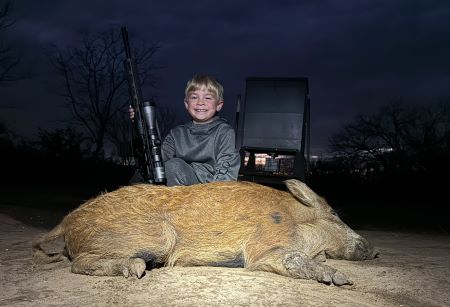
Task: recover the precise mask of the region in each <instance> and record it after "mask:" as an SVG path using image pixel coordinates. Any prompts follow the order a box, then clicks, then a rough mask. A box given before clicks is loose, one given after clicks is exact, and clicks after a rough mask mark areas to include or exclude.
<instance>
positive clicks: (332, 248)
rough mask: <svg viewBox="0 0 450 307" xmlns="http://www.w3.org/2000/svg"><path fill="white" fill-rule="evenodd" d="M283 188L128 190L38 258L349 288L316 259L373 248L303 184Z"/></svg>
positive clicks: (107, 271)
mask: <svg viewBox="0 0 450 307" xmlns="http://www.w3.org/2000/svg"><path fill="white" fill-rule="evenodd" d="M286 185H287V187H288V190H289V192H283V191H279V190H276V189H273V188H270V187H266V186H262V185H259V184H255V183H250V182H215V183H209V184H199V185H193V186H186V187H183V186H181V187H165V186H152V185H145V184H142V185H134V186H127V187H123V188H120V189H118V190H116V191H114V192H110V193H106V194H104V195H100V196H98V197H96V198H94V199H91V200H89V201H87V202H86V203H84V204H83V205H81V206H80V207H79V208H78V209H76V210H74V211H73V212H71V213H70V214H68V215H67V216H66V217H65V218H64V219H63V221H62V222H61V223H60V224H59V225H58V226H56V227H55V228H54V229H53V230H51V231H50V232H49V233H48V234H46V235H44V236H43V237H41V238H39V239H37V240H35V241H34V242H33V251H34V255H33V256H34V260H35V262H37V263H39V262H41V263H44V262H47V263H48V262H54V261H58V260H61V259H62V257H63V255H64V256H68V257H69V259H71V261H72V272H74V273H79V274H87V275H108V276H112V275H124V276H125V277H128V276H136V277H138V278H140V277H141V276H142V275H143V274H144V272H145V269H146V264H152V265H155V264H164V265H166V266H174V265H180V266H225V267H245V268H247V269H250V270H261V271H269V272H274V273H278V274H281V275H285V276H290V277H294V278H303V279H315V280H317V281H319V282H323V283H326V284H331V283H333V284H335V285H344V284H351V281H350V280H349V279H348V278H347V276H346V275H344V274H343V273H340V272H338V271H336V270H335V269H333V268H331V267H329V266H327V265H325V264H323V263H320V262H319V261H324V260H325V257H327V258H333V259H347V260H364V259H371V258H373V257H374V253H373V249H372V247H371V246H370V245H369V243H368V242H367V241H366V240H365V239H364V238H362V237H361V236H359V235H358V234H356V233H355V232H354V231H353V230H351V229H350V228H349V227H348V226H347V225H345V224H344V223H343V222H342V221H341V220H340V219H339V217H337V215H336V214H335V213H334V211H333V210H332V209H331V207H330V206H329V205H328V204H327V203H326V201H325V200H324V199H323V198H321V197H319V196H318V195H316V194H315V193H314V192H313V191H312V190H311V189H309V188H308V187H307V186H306V185H305V184H304V183H302V182H300V181H298V180H287V181H286ZM61 236H62V237H63V238H64V241H65V250H64V252H61V253H60V254H57V255H53V256H50V255H47V254H46V253H45V252H44V250H43V249H42V248H41V244H43V243H45V242H49V241H52V240H55V239H56V238H58V237H61Z"/></svg>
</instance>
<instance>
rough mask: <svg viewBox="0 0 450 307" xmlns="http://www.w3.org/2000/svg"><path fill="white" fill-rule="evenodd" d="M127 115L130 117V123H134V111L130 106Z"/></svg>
mask: <svg viewBox="0 0 450 307" xmlns="http://www.w3.org/2000/svg"><path fill="white" fill-rule="evenodd" d="M128 115H129V116H130V119H131V121H134V109H133V107H132V106H129V107H128Z"/></svg>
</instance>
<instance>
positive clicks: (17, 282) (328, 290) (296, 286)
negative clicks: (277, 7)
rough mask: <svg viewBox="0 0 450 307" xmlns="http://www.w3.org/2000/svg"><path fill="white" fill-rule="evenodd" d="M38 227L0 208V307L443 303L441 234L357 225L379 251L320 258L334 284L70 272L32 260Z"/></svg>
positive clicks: (209, 273) (182, 273) (448, 273)
mask: <svg viewBox="0 0 450 307" xmlns="http://www.w3.org/2000/svg"><path fill="white" fill-rule="evenodd" d="M45 231H47V230H45V229H42V228H36V227H33V226H28V225H26V224H24V223H22V222H19V221H18V220H16V219H13V218H12V217H10V216H9V215H6V214H0V286H1V292H0V306H107V305H119V306H298V305H307V306H325V305H329V306H449V305H450V237H449V236H439V235H420V234H408V233H394V232H382V231H360V233H361V234H363V235H365V236H366V237H367V238H368V239H369V240H370V241H371V242H372V243H373V244H374V245H375V246H376V247H377V249H378V250H379V251H380V252H381V255H380V257H379V258H377V259H374V260H370V261H363V262H350V261H336V260H333V261H331V260H328V261H327V263H328V264H329V265H331V266H334V267H335V268H338V269H340V270H341V271H343V272H345V273H347V274H348V275H349V276H350V278H351V279H352V280H353V281H354V282H355V284H354V285H352V286H344V287H336V286H326V285H323V284H319V283H317V282H315V281H309V280H296V279H291V278H287V277H283V276H278V275H276V274H271V273H265V272H248V271H246V270H244V269H229V268H212V267H193V268H178V267H177V268H173V269H168V268H161V269H154V270H152V271H147V272H146V275H145V276H144V277H143V278H142V279H140V280H138V279H136V278H129V279H125V278H122V277H92V276H84V275H76V274H72V273H71V272H70V263H69V262H68V261H67V262H60V263H54V264H49V265H43V266H34V265H33V264H32V262H31V248H30V244H31V240H32V239H33V238H34V237H36V236H37V235H39V234H40V233H43V232H45ZM59 245H61V244H59ZM58 247H59V246H58V244H56V245H55V246H54V248H55V251H56V250H57V249H58Z"/></svg>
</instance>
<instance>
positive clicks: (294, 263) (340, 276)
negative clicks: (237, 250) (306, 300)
mask: <svg viewBox="0 0 450 307" xmlns="http://www.w3.org/2000/svg"><path fill="white" fill-rule="evenodd" d="M248 252H251V251H248ZM262 254H263V255H264V256H262V257H260V258H258V259H252V257H248V258H247V263H246V268H247V269H249V270H258V271H267V272H274V273H278V274H280V275H284V276H289V277H293V278H299V279H315V280H317V281H318V282H321V283H325V284H335V285H337V286H342V285H348V284H350V285H351V284H353V283H352V281H350V279H349V278H348V277H347V276H346V275H345V274H344V273H341V272H339V271H337V270H336V269H334V268H332V267H330V266H327V265H325V264H321V263H319V262H318V261H317V260H315V259H312V258H311V257H308V256H307V255H306V254H304V253H302V252H298V251H294V252H293V251H287V250H286V249H284V248H281V247H279V248H271V249H268V250H267V251H266V252H265V253H262ZM318 260H319V261H320V257H319V259H318Z"/></svg>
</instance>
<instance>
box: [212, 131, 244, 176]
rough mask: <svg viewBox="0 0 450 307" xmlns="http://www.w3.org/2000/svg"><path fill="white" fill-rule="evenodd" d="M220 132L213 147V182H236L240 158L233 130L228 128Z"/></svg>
mask: <svg viewBox="0 0 450 307" xmlns="http://www.w3.org/2000/svg"><path fill="white" fill-rule="evenodd" d="M221 132H222V133H220V134H219V135H218V137H217V139H216V145H215V147H216V148H215V149H216V153H217V155H216V157H217V160H216V161H217V162H216V166H215V171H214V178H213V181H228V180H237V177H238V173H239V168H240V166H241V158H240V156H239V152H238V151H237V150H236V146H235V136H234V130H233V128H231V126H228V127H227V128H226V129H224V130H223V131H221Z"/></svg>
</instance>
